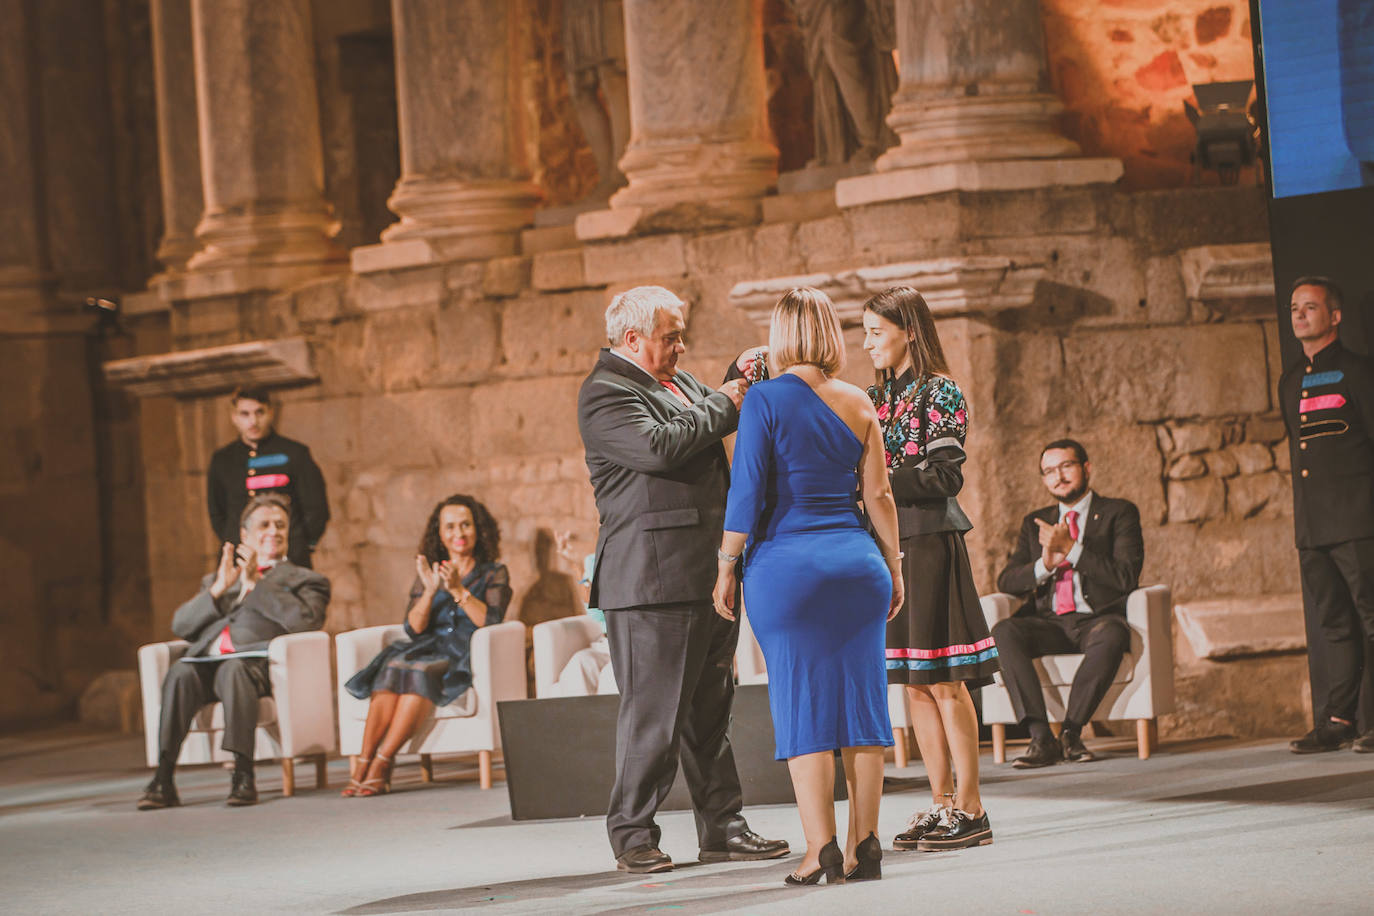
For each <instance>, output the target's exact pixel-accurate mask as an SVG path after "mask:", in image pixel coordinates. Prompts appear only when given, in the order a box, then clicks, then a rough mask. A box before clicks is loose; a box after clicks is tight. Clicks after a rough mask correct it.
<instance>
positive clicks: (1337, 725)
mask: <svg viewBox="0 0 1374 916" xmlns="http://www.w3.org/2000/svg"><path fill="white" fill-rule="evenodd" d="M1354 740H1355V728H1354V726H1351V725H1346V724H1345V723H1344V722H1332V721H1330V720H1327V721H1326V722H1318V723H1317V727H1316V728H1314V729H1312V730H1311V731H1310V732H1308V733H1307V734H1305V735H1303V736H1302V737H1301V738H1298V739H1296V740H1293V741H1290V742H1288V749H1289V750H1290V751H1292V752H1293V753H1295V754H1321V753H1324V752H1326V751H1339V750H1340V749H1341V748H1343V747H1349V746H1350V745H1351V743H1352V742H1353V741H1354Z"/></svg>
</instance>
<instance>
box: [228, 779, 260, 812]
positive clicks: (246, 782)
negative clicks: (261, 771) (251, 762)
mask: <svg viewBox="0 0 1374 916" xmlns="http://www.w3.org/2000/svg"><path fill="white" fill-rule="evenodd" d="M224 803H225V804H226V805H228V806H229V807H231V808H242V807H245V806H247V805H256V804H257V803H258V787H257V786H256V785H255V784H254V782H253V771H252V770H235V771H234V779H233V782H231V783H230V784H229V797H228V798H227V799H225V802H224Z"/></svg>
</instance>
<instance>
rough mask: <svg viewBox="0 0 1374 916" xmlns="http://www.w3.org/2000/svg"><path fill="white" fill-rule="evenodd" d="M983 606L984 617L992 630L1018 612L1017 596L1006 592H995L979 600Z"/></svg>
mask: <svg viewBox="0 0 1374 916" xmlns="http://www.w3.org/2000/svg"><path fill="white" fill-rule="evenodd" d="M978 600H979V603H980V604H982V606H983V617H984V618H985V619H986V620H987V622H988V629H989V630H991V629H992V628H993V627H995V626H997V624H999V623H1001V622H1002V621H1003V620H1006V619H1007V618H1008V617H1010V616H1011V615H1012V614H1013V613H1015V612H1016V596H1014V595H1008V594H1007V593H1006V592H993V593H992V594H990V595H983V596H982V597H981V598H979V599H978Z"/></svg>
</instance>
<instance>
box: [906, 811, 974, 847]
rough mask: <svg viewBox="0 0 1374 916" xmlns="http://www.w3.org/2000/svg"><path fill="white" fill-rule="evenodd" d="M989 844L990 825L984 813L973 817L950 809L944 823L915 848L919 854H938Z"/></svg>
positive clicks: (965, 812)
mask: <svg viewBox="0 0 1374 916" xmlns="http://www.w3.org/2000/svg"><path fill="white" fill-rule="evenodd" d="M991 842H992V824H991V823H990V822H989V821H988V813H987V812H986V811H984V812H983V813H982V814H980V815H978V816H977V817H974V816H973V815H972V814H969V813H968V812H967V811H960V810H959V809H958V808H951V809H950V810H949V814H947V815H946V816H945V823H944V824H942V825H941V826H939V827H937V828H935V829H934V830H932V831H930V833H927V834H926V835H925V836H924V837H922V838H921V842H920V843H919V844H918V845H917V846H916V848H917V849H919V850H920V851H921V852H939V851H941V850H945V849H967V848H968V847H970V846H986V845H988V844H989V843H991Z"/></svg>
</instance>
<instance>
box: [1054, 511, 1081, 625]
mask: <svg viewBox="0 0 1374 916" xmlns="http://www.w3.org/2000/svg"><path fill="white" fill-rule="evenodd" d="M1064 521H1066V522H1068V523H1069V537H1071V538H1073V539H1074V540H1075V541H1077V540H1078V513H1077V512H1075V511H1074V510H1073V509H1070V510H1069V511H1068V512H1065V513H1064ZM1058 572H1059V579H1058V581H1056V582H1055V583H1054V612H1055V613H1056V614H1060V615H1063V614H1072V613H1073V612H1074V611H1076V610H1078V605H1077V604H1075V603H1074V600H1073V567H1072V566H1070V565H1069V564H1068V563H1067V562H1064V563H1060V564H1059V569H1058Z"/></svg>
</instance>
